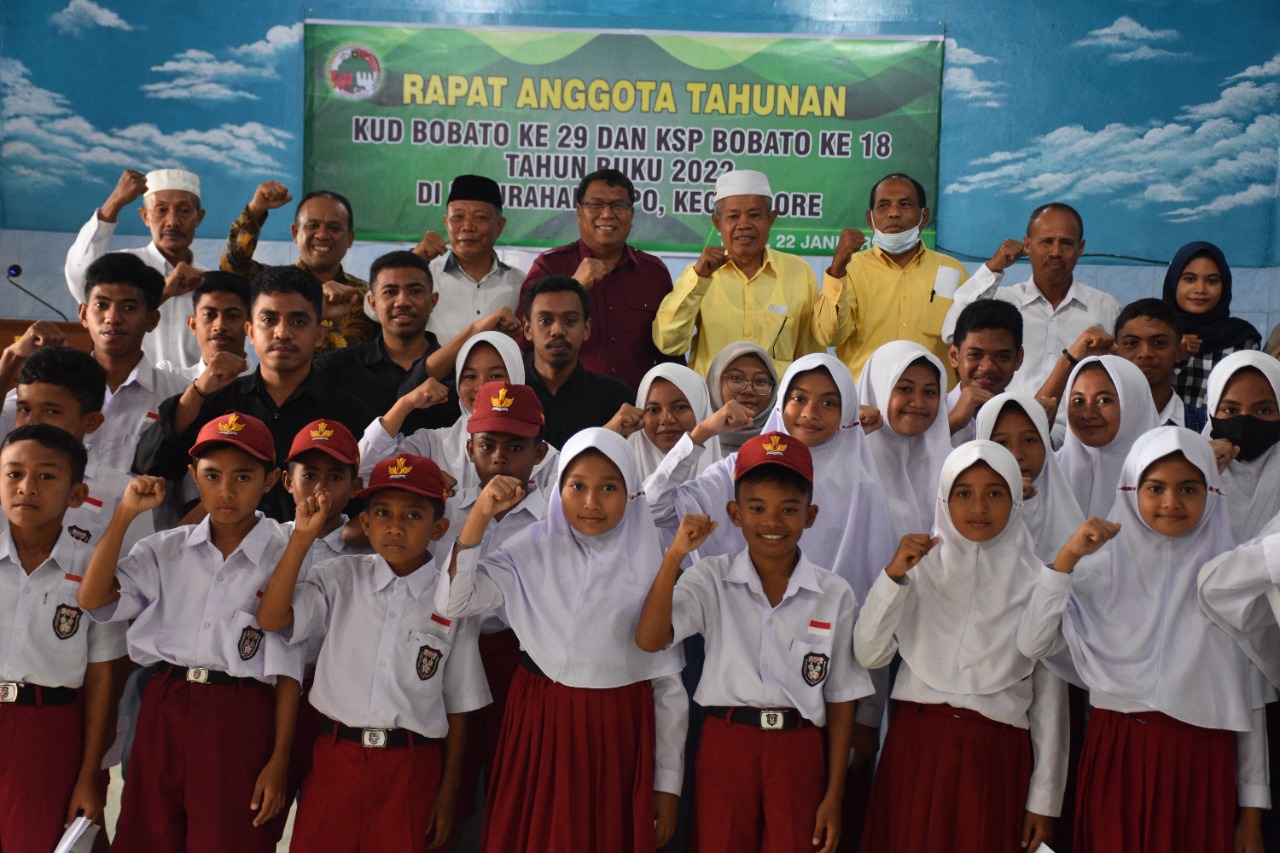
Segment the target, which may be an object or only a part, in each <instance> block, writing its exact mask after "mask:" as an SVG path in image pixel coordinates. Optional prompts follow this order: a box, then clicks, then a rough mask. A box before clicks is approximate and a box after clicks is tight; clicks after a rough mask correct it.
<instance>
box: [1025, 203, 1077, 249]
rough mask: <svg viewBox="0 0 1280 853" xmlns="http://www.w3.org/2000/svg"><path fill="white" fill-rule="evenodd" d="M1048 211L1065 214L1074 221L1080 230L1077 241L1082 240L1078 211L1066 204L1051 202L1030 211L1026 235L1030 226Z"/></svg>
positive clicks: (1029, 230) (1029, 231)
mask: <svg viewBox="0 0 1280 853" xmlns="http://www.w3.org/2000/svg"><path fill="white" fill-rule="evenodd" d="M1050 210H1056V211H1058V212H1059V213H1065V214H1067V215H1068V216H1070V217H1071V218H1072V219H1074V220H1075V221H1076V227H1077V228H1079V229H1080V237H1079V239H1081V240H1083V239H1084V219H1083V218H1081V216H1080V211H1078V210H1076V209H1075V208H1074V207H1072V206H1071V205H1069V204H1067V203H1066V202H1061V201H1051V202H1049V203H1048V204H1042V205H1040V206H1039V207H1037V208H1036V209H1035V210H1033V211H1031V215H1030V216H1028V217H1027V231H1026V233H1027V234H1030V233H1031V226H1032V225H1034V224H1035V221H1036V220H1037V219H1039V218H1040V217H1041V215H1043V214H1045V213H1048V212H1049V211H1050Z"/></svg>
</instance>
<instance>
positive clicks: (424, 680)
mask: <svg viewBox="0 0 1280 853" xmlns="http://www.w3.org/2000/svg"><path fill="white" fill-rule="evenodd" d="M406 646H407V647H406V649H405V652H404V654H403V655H401V657H402V658H403V662H402V665H404V666H406V667H407V669H408V672H409V679H408V682H407V683H408V684H409V685H413V686H419V687H421V686H425V685H426V684H428V683H430V682H434V681H435V679H436V678H437V676H441V674H442V672H443V670H444V667H445V663H446V662H447V661H448V659H449V655H450V653H451V652H452V651H453V636H452V630H451V629H449V630H439V631H437V630H434V629H432V628H423V629H421V630H418V631H410V632H409V641H408V643H407V644H406ZM411 689H412V688H411ZM437 689H439V688H437Z"/></svg>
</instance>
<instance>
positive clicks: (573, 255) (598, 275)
mask: <svg viewBox="0 0 1280 853" xmlns="http://www.w3.org/2000/svg"><path fill="white" fill-rule="evenodd" d="M637 198H639V194H638V193H636V188H635V186H634V185H633V184H632V183H631V180H630V179H629V178H627V176H626V175H624V174H622V173H621V172H619V171H618V170H616V169H601V170H600V171H598V172H592V173H591V174H589V175H587V176H586V177H585V178H583V179H582V181H581V182H580V183H579V184H578V189H577V191H576V192H575V193H574V197H573V200H574V203H575V205H576V206H577V211H578V235H579V236H578V240H577V241H576V242H573V243H570V244H568V245H567V246H558V247H556V248H554V249H548V250H547V251H545V252H543V253H542V254H541V255H539V256H538V258H537V260H535V261H534V262H533V266H532V267H530V269H529V275H528V276H527V277H526V278H525V280H524V284H523V285H521V287H520V302H519V305H520V307H521V310H520V314H519V316H520V319H521V321H523V320H524V313H523V306H524V304H525V297H526V295H527V294H528V292H529V288H530V287H532V286H533V283H534V282H536V281H540V280H541V279H543V278H546V277H547V276H549V275H567V276H571V277H573V278H574V279H576V280H577V281H578V283H579V284H581V285H582V286H583V287H584V288H586V290H587V293H588V296H589V298H590V300H591V306H590V308H591V337H590V338H589V339H588V340H587V341H586V342H584V343H583V345H582V351H581V352H580V353H579V358H580V359H581V360H582V364H583V366H585V367H586V368H587V369H588V370H590V371H593V372H595V373H602V374H604V375H605V376H612V377H614V378H615V379H621V380H622V381H623V382H625V383H627V385H629V386H631V389H632V390H636V389H637V388H638V387H639V385H640V380H641V379H642V378H643V377H644V375H645V373H647V372H648V370H649V368H651V367H653V366H654V365H655V364H657V363H659V362H662V361H680V362H681V363H683V360H682V359H679V358H675V359H673V358H671V357H669V356H665V355H663V354H662V353H661V352H660V351H659V350H658V348H657V347H656V346H654V344H653V333H652V328H653V318H654V315H655V314H656V313H657V311H658V305H659V304H660V303H661V302H662V297H664V296H666V295H667V294H668V293H670V292H671V273H670V272H668V271H667V266H666V264H664V263H663V262H662V261H661V260H659V259H658V258H656V257H655V256H653V255H650V254H649V253H648V252H641V251H640V250H638V249H635V248H632V247H631V246H628V245H627V237H629V236H630V234H631V225H632V223H633V222H634V221H635V203H636V199H637Z"/></svg>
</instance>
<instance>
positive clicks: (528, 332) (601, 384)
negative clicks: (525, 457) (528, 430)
mask: <svg viewBox="0 0 1280 853" xmlns="http://www.w3.org/2000/svg"><path fill="white" fill-rule="evenodd" d="M588 306H589V302H588V300H587V292H586V291H585V290H584V289H583V287H582V285H581V284H579V283H578V282H576V281H574V280H573V279H572V278H570V277H569V276H567V275H552V276H547V277H546V278H543V279H541V280H539V281H537V282H535V283H534V285H533V286H532V287H530V288H529V290H528V291H527V293H526V295H525V302H524V306H523V308H524V317H525V320H524V335H525V337H526V338H528V339H529V341H531V342H532V343H533V352H531V353H529V354H527V355H526V356H525V374H526V376H525V379H526V381H527V382H528V384H529V386H530V387H532V388H533V390H534V393H536V394H537V395H538V399H539V400H540V401H541V402H542V410H543V413H544V414H545V415H546V419H547V424H546V429H545V430H544V432H543V437H544V438H545V439H546V441H547V443H548V444H550V445H552V446H553V447H556V448H557V449H558V448H560V447H563V446H564V443H565V442H566V441H568V440H569V438H570V437H571V436H572V435H573V434H574V433H576V432H578V431H579V430H583V429H586V428H587V427H593V426H604V425H605V424H606V423H608V422H609V419H610V418H612V417H613V416H614V414H615V413H617V411H618V409H619V408H620V407H621V406H622V404H623V403H630V402H631V401H632V399H633V398H634V392H633V391H632V390H631V388H630V387H629V386H628V385H627V384H626V383H625V382H622V381H621V380H618V379H614V378H613V377H611V376H604V375H602V374H600V373H592V372H591V371H590V370H587V369H586V368H585V367H583V366H582V362H581V361H579V360H578V351H579V350H580V349H581V348H582V342H583V341H585V340H586V339H587V338H588V337H589V336H590V335H591V314H590V308H589V307H588Z"/></svg>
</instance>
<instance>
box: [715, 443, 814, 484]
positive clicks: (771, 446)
mask: <svg viewBox="0 0 1280 853" xmlns="http://www.w3.org/2000/svg"><path fill="white" fill-rule="evenodd" d="M761 465H781V466H782V467H784V468H790V469H791V470H792V471H795V472H796V473H797V474H799V475H800V476H801V477H804V478H805V479H806V480H808V481H809V483H810V484H811V485H812V483H813V454H811V453H810V452H809V448H808V447H807V446H806V445H805V443H804V442H803V441H800V440H799V439H797V438H795V437H793V436H790V435H787V434H786V433H785V432H766V433H764V434H763V435H758V436H756V437H755V438H749V439H747V440H746V441H744V442H743V443H742V447H740V448H739V449H738V460H737V464H736V466H735V467H734V471H733V479H734V480H735V481H736V480H740V479H742V475H744V474H746V473H747V472H748V471H751V470H754V469H756V468H759V467H760V466H761Z"/></svg>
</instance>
